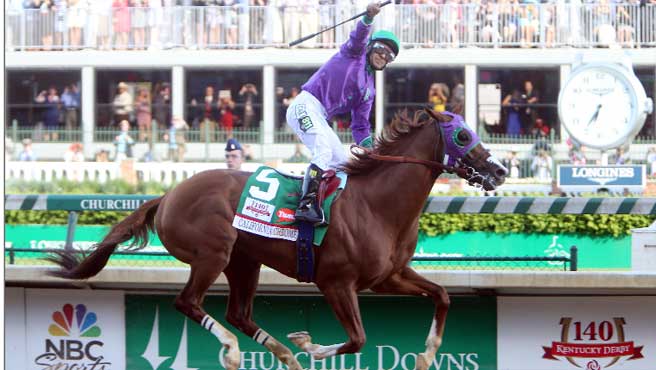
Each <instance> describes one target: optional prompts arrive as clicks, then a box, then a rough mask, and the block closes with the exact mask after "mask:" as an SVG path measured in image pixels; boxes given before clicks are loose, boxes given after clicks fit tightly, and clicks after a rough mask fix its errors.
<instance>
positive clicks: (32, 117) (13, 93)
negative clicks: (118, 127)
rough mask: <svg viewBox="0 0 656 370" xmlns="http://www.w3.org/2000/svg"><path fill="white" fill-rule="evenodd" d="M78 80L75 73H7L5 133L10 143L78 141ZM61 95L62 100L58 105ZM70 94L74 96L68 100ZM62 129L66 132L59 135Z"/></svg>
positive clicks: (20, 71)
mask: <svg viewBox="0 0 656 370" xmlns="http://www.w3.org/2000/svg"><path fill="white" fill-rule="evenodd" d="M80 78H81V73H80V71H79V70H56V71H54V72H53V71H43V70H32V71H26V70H19V71H16V70H8V71H7V85H6V91H5V104H6V107H7V109H6V113H5V114H6V116H5V122H6V123H5V124H6V128H7V130H6V132H7V134H8V135H10V136H11V137H12V139H13V140H22V139H25V138H31V139H32V140H33V141H59V140H76V141H77V140H79V139H80V138H79V137H78V136H80V132H81V131H80V130H79V128H80V120H79V111H80V99H79V95H77V94H78V93H79V92H80ZM64 93H65V94H66V99H64V102H62V94H64ZM73 93H75V94H76V96H77V97H76V98H75V99H72V100H69V97H71V95H72V94H73ZM14 127H15V128H16V130H14V129H13V128H14ZM65 128H66V129H67V132H60V131H61V130H62V129H65ZM74 131H75V132H74ZM73 136H75V137H73Z"/></svg>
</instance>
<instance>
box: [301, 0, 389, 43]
mask: <svg viewBox="0 0 656 370" xmlns="http://www.w3.org/2000/svg"><path fill="white" fill-rule="evenodd" d="M391 2H392V0H387V1H385V2H384V3H381V4H380V7H381V8H382V7H384V6H385V5H387V4H390V3H391ZM365 14H367V11H366V10H365V11H364V12H362V13H360V14H356V15H354V16H352V17H351V18H349V19H347V20H345V21H341V22H339V23H337V24H336V25H334V26H330V27H328V28H324V29H323V30H321V31H319V32H315V33H313V34H311V35H307V36H303V37H301V38H300V39H298V40H296V41H292V42H290V43H289V47H292V46H294V45H298V44H300V43H302V42H304V41H307V40H309V39H311V38H313V37H315V36H318V35H320V34H322V33H324V32H326V31H330V30H332V29H333V28H337V27H338V26H341V25H343V24H344V23H346V22H350V21H352V20H354V19H357V18H360V17H362V16H363V15H365Z"/></svg>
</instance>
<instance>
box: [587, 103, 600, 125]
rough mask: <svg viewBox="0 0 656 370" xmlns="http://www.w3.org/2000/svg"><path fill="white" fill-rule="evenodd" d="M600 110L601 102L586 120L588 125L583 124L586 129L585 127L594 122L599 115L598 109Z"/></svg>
mask: <svg viewBox="0 0 656 370" xmlns="http://www.w3.org/2000/svg"><path fill="white" fill-rule="evenodd" d="M600 110H601V104H598V105H597V109H596V110H595V112H594V114H593V115H592V117H591V118H590V121H588V125H587V126H585V128H586V129H587V128H588V127H590V125H591V124H592V122H596V121H597V117H598V116H599V111H600Z"/></svg>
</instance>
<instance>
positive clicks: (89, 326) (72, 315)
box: [48, 303, 101, 338]
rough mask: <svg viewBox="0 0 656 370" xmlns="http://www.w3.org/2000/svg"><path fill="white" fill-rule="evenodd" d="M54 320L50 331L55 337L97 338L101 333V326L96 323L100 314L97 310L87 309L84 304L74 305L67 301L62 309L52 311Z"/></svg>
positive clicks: (49, 328)
mask: <svg viewBox="0 0 656 370" xmlns="http://www.w3.org/2000/svg"><path fill="white" fill-rule="evenodd" d="M52 321H53V323H52V324H50V326H49V327H48V333H50V335H52V336H55V337H70V336H79V337H88V338H95V337H99V336H100V334H101V330H100V327H99V326H97V325H96V322H97V321H98V316H97V315H96V313H95V312H91V311H88V310H87V306H85V305H84V304H78V305H76V306H75V310H73V305H72V304H70V303H67V304H65V305H64V307H62V310H61V311H55V312H53V313H52Z"/></svg>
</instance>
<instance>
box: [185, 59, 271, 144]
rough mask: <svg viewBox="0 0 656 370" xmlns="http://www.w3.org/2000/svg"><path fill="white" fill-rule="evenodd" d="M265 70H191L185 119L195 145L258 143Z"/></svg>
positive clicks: (188, 74)
mask: <svg viewBox="0 0 656 370" xmlns="http://www.w3.org/2000/svg"><path fill="white" fill-rule="evenodd" d="M263 93H264V92H263V91H262V70H261V69H238V70H234V69H233V70H208V69H201V70H188V71H187V75H186V90H185V103H186V112H185V114H186V119H187V122H188V123H189V126H190V127H191V129H192V131H191V140H192V141H197V140H200V141H203V142H204V141H225V140H227V138H229V137H235V138H236V139H237V140H239V141H241V142H251V143H252V142H259V138H260V136H259V135H260V125H261V121H262V95H263Z"/></svg>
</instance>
